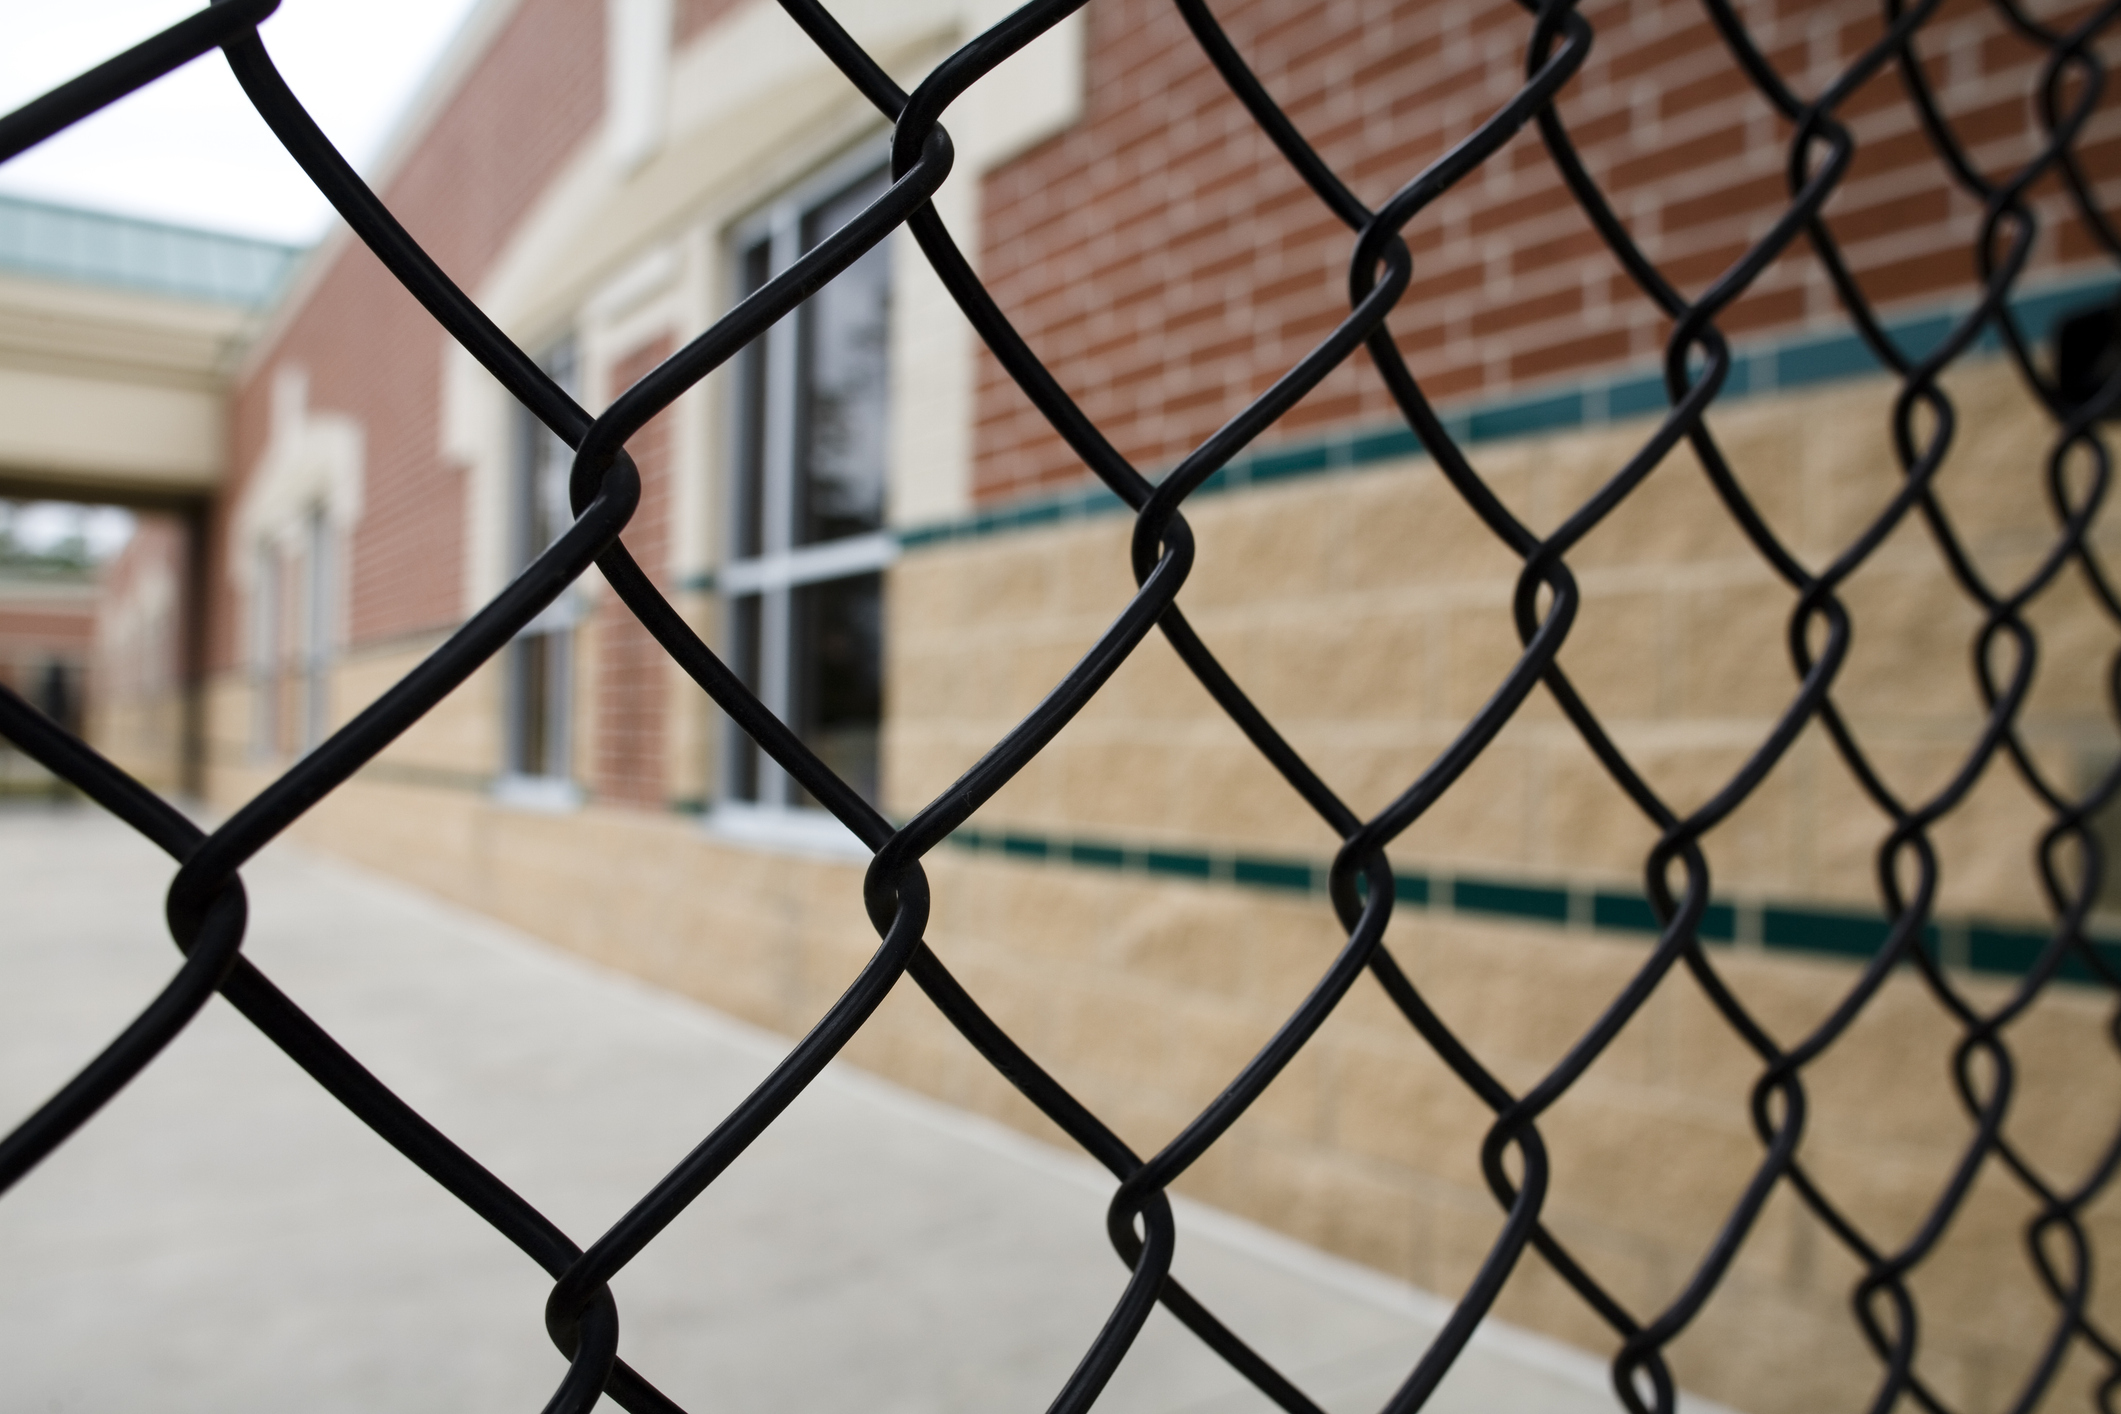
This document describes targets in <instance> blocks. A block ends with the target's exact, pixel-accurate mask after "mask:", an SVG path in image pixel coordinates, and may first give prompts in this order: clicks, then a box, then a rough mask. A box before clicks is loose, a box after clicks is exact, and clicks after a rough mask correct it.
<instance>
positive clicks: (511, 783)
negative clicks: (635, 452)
mask: <svg viewBox="0 0 2121 1414" xmlns="http://www.w3.org/2000/svg"><path fill="white" fill-rule="evenodd" d="M580 358H581V346H580V341H579V340H578V339H576V338H575V337H573V336H569V337H566V338H563V339H558V340H555V341H554V342H553V344H552V345H551V347H550V348H549V349H548V350H547V352H546V354H545V355H544V357H543V358H541V359H540V360H539V363H540V365H541V366H543V367H544V368H545V370H546V371H547V372H548V373H550V374H552V375H553V377H554V379H555V381H557V382H558V383H559V384H560V386H561V387H563V388H566V389H567V390H568V391H569V392H573V391H575V388H576V386H577V384H578V382H579V373H580V367H581V364H580ZM513 412H514V414H515V416H514V418H513V422H514V427H513V431H512V434H511V436H510V438H509V449H508V459H509V482H508V496H507V512H506V513H507V516H508V546H509V565H510V570H509V573H510V575H511V577H513V576H514V575H516V574H520V573H521V572H522V571H523V570H524V569H525V568H526V567H527V566H528V565H529V564H530V563H531V561H533V560H535V559H536V558H537V557H538V556H539V555H541V554H543V553H544V551H545V550H546V548H547V546H546V545H534V544H532V543H531V540H532V538H533V520H534V518H533V516H532V514H531V512H532V509H533V507H534V506H535V502H536V498H537V497H539V496H540V495H543V496H546V497H548V498H555V497H564V494H565V487H566V478H565V477H564V476H561V477H557V478H551V479H547V477H546V470H547V464H546V463H544V462H543V461H542V460H541V458H543V457H545V456H551V455H554V451H553V448H552V447H551V446H549V445H547V444H548V443H549V442H554V441H557V439H556V438H554V437H553V435H552V433H551V431H550V430H549V429H548V428H546V427H545V425H544V424H543V423H541V422H539V421H538V420H537V419H536V418H535V417H534V416H532V414H531V413H530V411H529V410H528V409H527V408H521V407H516V408H514V409H513ZM562 446H563V447H564V444H562ZM568 460H569V461H571V458H570V459H568ZM561 464H562V465H566V464H567V461H563V462H562V463H561ZM546 513H547V519H548V521H549V522H550V524H551V526H552V527H555V528H557V529H564V528H565V526H566V525H568V524H570V523H572V521H573V519H574V517H573V513H572V508H571V507H568V506H566V505H565V504H559V505H551V506H547V507H546ZM549 543H550V542H548V544H549ZM582 617H583V610H582V595H581V591H580V590H579V589H578V588H577V587H576V586H574V585H569V586H568V587H567V588H566V589H565V590H563V591H561V593H560V596H559V597H558V598H556V599H554V600H553V601H552V602H551V603H550V604H547V605H546V606H545V607H544V609H542V610H541V611H540V612H539V613H538V616H537V617H536V618H534V619H532V620H531V621H530V622H529V623H527V624H525V625H524V626H523V627H522V628H521V629H520V630H518V631H517V633H516V636H515V637H514V638H513V639H512V640H510V641H509V645H508V649H507V652H506V653H505V655H504V658H503V669H502V670H503V675H504V676H503V679H502V686H501V693H502V708H501V710H502V741H501V751H502V759H501V770H500V773H499V774H498V775H497V776H496V777H495V779H494V787H493V793H494V797H495V799H497V800H499V801H501V802H502V803H503V804H507V805H516V806H522V807H524V808H526V809H531V810H556V811H565V810H573V809H575V808H576V807H578V806H580V805H581V803H582V788H581V785H580V784H579V782H577V781H576V779H575V774H574V748H575V740H574V725H575V724H574V696H575V690H576V686H577V684H576V682H575V672H574V667H575V639H576V637H577V634H576V630H577V629H578V628H579V627H580V625H581V621H582ZM531 639H542V640H544V647H545V653H546V658H545V663H544V669H545V671H544V681H543V682H541V683H539V684H538V685H537V689H536V690H537V691H539V692H540V693H542V694H543V696H544V703H543V706H544V714H543V721H544V725H545V734H546V739H545V741H544V743H543V750H542V752H540V753H539V754H540V755H541V756H542V757H543V760H544V762H545V765H546V769H545V770H544V771H542V772H531V771H526V770H524V769H522V768H521V766H520V765H519V763H520V762H522V761H523V760H524V758H525V757H526V755H528V754H529V753H528V752H527V750H526V744H525V737H526V735H527V733H528V732H529V730H530V721H531V713H530V710H529V704H528V703H527V702H526V701H525V699H524V687H523V683H522V676H523V665H522V658H521V654H522V653H523V651H524V648H525V646H526V645H527V643H528V642H529V640H531Z"/></svg>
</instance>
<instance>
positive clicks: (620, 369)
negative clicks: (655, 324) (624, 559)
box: [591, 335, 673, 809]
mask: <svg viewBox="0 0 2121 1414" xmlns="http://www.w3.org/2000/svg"><path fill="white" fill-rule="evenodd" d="M672 347H673V345H672V342H671V340H670V338H669V336H668V335H665V336H664V337H662V338H659V339H654V340H651V341H650V342H649V343H647V344H644V345H642V346H641V347H640V348H638V349H636V350H635V351H634V352H632V353H630V354H628V355H626V356H625V357H624V358H622V359H620V360H619V362H618V363H617V365H616V366H615V367H614V368H613V370H612V376H611V382H612V391H613V392H614V393H615V394H616V393H618V392H622V391H624V390H625V389H626V388H629V387H631V386H632V385H633V384H635V383H637V382H639V381H640V380H641V379H642V378H643V377H645V376H646V375H647V374H648V373H649V372H650V371H652V370H653V369H654V368H655V366H656V365H657V364H659V363H661V362H662V361H663V360H664V359H666V358H668V357H670V354H671V350H672ZM626 449H627V451H629V452H631V453H632V454H633V460H634V464H635V465H636V466H638V467H639V468H640V472H641V504H640V508H639V509H638V510H636V511H635V512H634V516H633V519H632V520H631V521H629V522H627V525H626V532H625V535H624V537H623V540H624V543H625V546H626V548H627V550H628V551H630V552H631V553H632V555H633V557H634V559H635V560H636V561H638V562H639V563H640V565H641V568H642V569H644V570H646V571H647V572H648V573H649V575H650V576H651V577H653V578H655V579H657V580H659V581H660V580H662V579H663V578H664V576H663V573H662V570H663V567H664V565H666V564H667V563H668V562H669V559H670V499H671V486H670V475H671V472H670V414H668V413H665V414H663V415H662V416H660V417H658V418H656V419H655V420H654V421H653V422H650V423H649V424H648V425H647V426H646V427H644V428H642V429H641V430H640V431H639V432H637V433H635V434H634V437H633V440H632V441H631V442H628V443H627V444H626ZM670 587H671V586H670V585H668V584H667V583H666V584H664V585H663V588H664V589H665V590H668V589H669V588H670ZM595 632H596V643H597V649H596V653H597V658H596V674H597V677H596V686H595V692H596V699H597V700H596V728H595V730H596V752H595V767H594V775H593V776H592V778H591V788H592V789H593V790H594V791H595V793H596V797H597V798H598V799H599V800H605V801H616V802H620V803H623V804H627V805H644V806H649V807H651V808H656V809H660V808H661V807H662V805H663V803H664V797H665V794H666V791H665V789H664V781H663V778H664V769H663V735H664V726H665V722H664V718H665V714H666V711H667V704H668V697H669V682H668V678H669V672H670V669H669V662H670V659H669V657H668V655H666V654H665V653H664V652H663V650H662V648H661V647H660V646H659V645H658V644H657V643H656V641H655V639H654V638H653V637H651V636H650V635H649V632H648V630H647V629H645V628H642V627H641V623H640V620H638V619H636V618H635V617H634V616H633V614H632V612H631V611H630V610H628V609H627V608H626V606H625V605H624V604H622V603H620V602H619V600H618V597H617V596H616V595H612V596H608V597H606V598H604V599H603V600H602V601H600V603H599V604H598V606H597V616H596V624H595Z"/></svg>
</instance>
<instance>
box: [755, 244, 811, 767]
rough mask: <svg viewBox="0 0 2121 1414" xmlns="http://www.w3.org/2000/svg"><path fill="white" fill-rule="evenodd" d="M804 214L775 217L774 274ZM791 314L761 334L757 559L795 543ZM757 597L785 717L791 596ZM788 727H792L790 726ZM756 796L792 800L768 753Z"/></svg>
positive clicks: (777, 701) (775, 700) (770, 679)
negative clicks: (762, 395)
mask: <svg viewBox="0 0 2121 1414" xmlns="http://www.w3.org/2000/svg"><path fill="white" fill-rule="evenodd" d="M801 238H802V220H801V214H800V212H798V211H797V209H796V208H795V206H794V205H793V204H792V203H791V204H789V205H786V206H784V207H782V208H781V209H780V210H779V211H776V212H775V213H774V216H773V236H772V241H773V247H772V254H771V257H770V259H769V264H770V266H771V268H772V270H773V271H774V273H776V274H778V273H779V272H780V271H783V270H786V269H787V268H788V267H789V266H790V265H792V264H794V263H795V261H796V259H797V258H798V257H799V256H800V255H801V254H802V251H801V250H800V249H799V246H800V244H801ZM798 317H799V316H797V315H790V316H788V317H786V318H783V319H782V320H781V321H780V322H779V323H777V324H775V325H774V326H773V327H772V328H771V329H769V330H767V331H766V398H765V403H766V406H765V409H764V411H765V415H766V426H765V428H764V433H765V436H764V439H763V444H762V446H761V452H762V454H763V456H762V460H763V461H764V467H763V468H762V469H763V470H764V472H765V475H764V477H763V478H762V479H763V481H764V483H765V484H764V485H763V486H762V487H761V488H760V489H761V491H762V493H763V495H764V500H765V504H764V505H763V507H762V508H761V509H762V510H763V512H764V514H763V515H762V516H761V523H760V538H761V540H762V542H763V543H761V545H760V546H759V549H760V551H761V552H762V558H767V559H771V558H774V557H779V556H784V555H785V554H786V553H787V551H788V550H789V548H790V547H791V546H792V545H793V544H794V542H795V490H796V486H795V480H796V472H797V469H796V464H795V459H796V425H795V423H796V410H797V409H796V405H797V382H798V380H799V379H800V378H801V376H802V370H801V367H800V359H801V349H800V347H799V346H798V342H797V338H796V319H797V318H798ZM761 589H762V594H761V598H760V602H759V700H760V701H761V702H763V703H765V705H766V709H767V710H768V711H770V712H772V713H773V714H774V715H775V716H776V717H779V718H780V719H781V720H782V721H783V722H788V721H789V718H790V715H791V711H792V707H793V701H792V696H793V694H792V692H791V690H790V687H791V680H790V664H789V661H788V646H789V645H788V634H789V629H790V623H789V597H788V588H787V585H786V584H785V583H768V584H765V585H762V586H761ZM791 725H793V724H792V723H791ZM758 795H759V801H760V803H761V804H770V805H781V806H786V805H791V804H793V803H794V792H793V790H792V789H791V786H790V783H789V780H788V774H787V772H785V771H783V770H782V769H781V768H780V766H779V765H778V764H777V763H775V762H774V761H773V759H772V758H771V757H768V756H766V755H765V754H764V753H763V752H761V753H760V759H759V779H758Z"/></svg>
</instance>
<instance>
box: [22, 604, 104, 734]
mask: <svg viewBox="0 0 2121 1414" xmlns="http://www.w3.org/2000/svg"><path fill="white" fill-rule="evenodd" d="M95 635H96V603H95V599H94V597H93V592H92V590H91V588H90V587H89V586H86V585H83V586H80V587H79V588H78V589H74V588H69V587H66V586H58V587H56V588H45V587H44V586H41V585H35V584H32V585H30V586H28V587H26V588H23V589H20V590H17V589H16V588H15V586H12V585H10V584H7V583H6V582H4V581H0V685H4V686H6V687H9V688H11V689H13V690H14V691H15V692H18V693H20V694H21V695H23V696H24V697H27V698H28V699H29V700H30V701H31V702H39V697H40V693H41V692H42V688H43V682H44V674H45V670H46V667H47V665H49V664H51V663H54V662H57V663H63V664H65V665H66V668H67V672H68V673H69V675H70V679H71V691H73V692H74V693H76V694H79V695H78V696H77V697H76V699H75V702H74V706H75V708H76V710H80V709H81V708H83V707H84V706H85V703H86V693H87V690H88V685H89V678H88V670H89V663H90V659H91V657H92V655H93V650H94V646H95ZM40 705H41V704H40ZM69 725H72V726H76V727H78V726H79V725H80V723H79V721H75V722H72V723H69Z"/></svg>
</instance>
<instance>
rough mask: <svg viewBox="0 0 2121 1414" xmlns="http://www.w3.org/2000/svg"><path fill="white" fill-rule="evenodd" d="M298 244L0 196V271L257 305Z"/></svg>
mask: <svg viewBox="0 0 2121 1414" xmlns="http://www.w3.org/2000/svg"><path fill="white" fill-rule="evenodd" d="M302 255H303V247H301V246H291V245H282V244H279V243H278V242H275V241H261V240H255V239H252V238H250V237H247V236H233V235H229V234H227V233H225V232H221V231H202V230H199V229H196V228H194V227H190V226H173V225H169V224H167V223H166V222H162V221H143V220H140V219H139V218H137V217H132V216H113V215H111V214H109V213H107V212H102V211H85V210H82V209H81V208H79V207H72V206H58V205H54V204H52V203H50V202H45V201H29V200H25V199H24V198H22V197H17V196H0V270H5V271H10V272H13V273H15V274H21V275H34V276H38V277H40V278H44V279H51V280H64V281H67V282H69V283H72V284H81V285H99V286H103V287H106V288H115V289H123V290H139V291H141V292H143V293H146V294H154V295H166V296H168V297H170V298H172V299H186V300H200V301H203V302H205V303H208V304H230V305H238V306H241V307H243V308H245V309H260V308H263V307H264V306H266V305H268V304H270V303H272V301H273V300H274V299H275V298H277V297H278V295H279V294H280V292H281V290H282V289H284V288H285V287H286V284H287V279H288V276H289V275H290V274H291V273H292V272H293V270H294V268H295V264H296V262H297V261H299V260H300V259H301V258H302Z"/></svg>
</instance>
